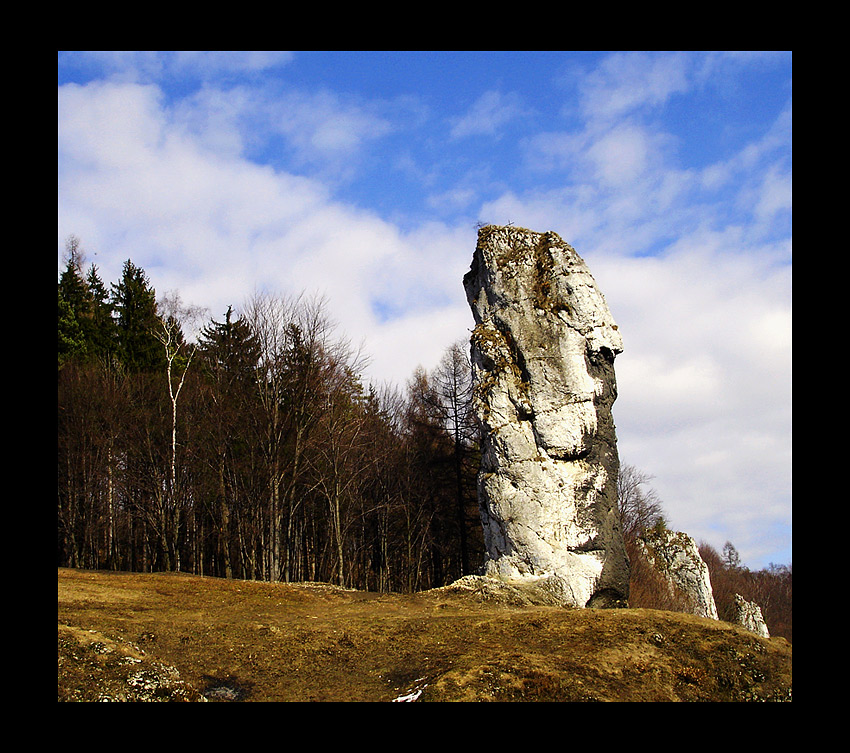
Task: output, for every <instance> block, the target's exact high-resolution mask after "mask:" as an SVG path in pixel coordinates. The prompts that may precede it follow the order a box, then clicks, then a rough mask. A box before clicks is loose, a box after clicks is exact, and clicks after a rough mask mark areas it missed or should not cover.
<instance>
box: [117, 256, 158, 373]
mask: <svg viewBox="0 0 850 753" xmlns="http://www.w3.org/2000/svg"><path fill="white" fill-rule="evenodd" d="M112 305H113V306H114V309H115V312H116V314H117V317H118V318H117V333H118V339H117V340H118V342H117V346H118V348H117V349H118V355H119V358H120V360H121V361H122V362H123V363H124V365H125V366H126V367H127V369H128V370H129V371H130V372H131V373H137V372H142V371H160V370H162V369H164V367H165V354H164V352H163V348H162V343H161V342H160V341H159V340H158V339H157V338H156V335H155V334H154V333H155V332H156V331H157V328H158V324H159V317H158V315H157V308H156V291H155V290H154V289H153V288H152V287H151V286H150V282H149V281H148V277H147V275H146V274H145V271H144V270H143V269H141V268H140V267H137V266H135V265H134V264H133V262H132V261H130V260H129V259H128V260H127V261H126V262H125V263H124V271H123V275H122V277H121V281H120V282H119V283H118V284H113V285H112Z"/></svg>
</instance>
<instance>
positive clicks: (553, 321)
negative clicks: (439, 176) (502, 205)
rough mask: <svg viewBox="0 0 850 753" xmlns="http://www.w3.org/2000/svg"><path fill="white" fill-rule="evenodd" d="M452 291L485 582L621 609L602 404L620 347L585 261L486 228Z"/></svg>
mask: <svg viewBox="0 0 850 753" xmlns="http://www.w3.org/2000/svg"><path fill="white" fill-rule="evenodd" d="M463 283H464V288H465V290H466V295H467V300H468V301H469V304H470V307H471V308H472V313H473V316H474V318H475V324H476V326H475V328H474V330H473V332H472V338H471V355H472V364H473V371H474V380H475V394H474V398H473V399H474V407H475V412H476V415H477V418H478V420H479V423H480V426H481V438H482V460H481V469H480V472H479V476H478V499H479V507H480V512H481V519H482V524H483V526H484V540H485V545H486V549H487V557H486V562H485V565H484V568H483V574H484V575H487V576H490V577H494V578H498V579H501V580H503V581H508V582H510V581H521V582H523V583H524V584H526V585H527V584H529V583H532V582H537V583H538V584H539V585H541V586H542V587H543V588H544V589H545V590H546V591H547V592H548V593H556V594H557V598H558V600H559V602H560V603H562V604H564V605H568V606H578V607H585V606H591V607H596V606H600V607H601V606H624V605H625V603H626V600H627V599H628V583H629V565H628V558H627V556H626V551H625V546H624V544H623V537H622V532H621V529H620V522H619V516H618V514H617V505H616V494H617V492H616V486H617V474H618V471H619V459H618V455H617V440H616V433H615V427H614V422H613V420H612V417H611V406H612V404H613V402H614V400H615V399H616V396H617V386H616V379H615V374H614V357H615V356H616V355H617V354H618V353H620V352H621V351H622V338H621V336H620V333H619V332H618V330H617V325H616V324H615V323H614V319H613V317H612V316H611V313H610V311H609V310H608V306H607V304H606V302H605V299H604V297H603V295H602V293H601V292H600V291H599V289H598V287H597V285H596V282H595V281H594V279H593V277H592V276H591V274H590V270H589V269H588V268H587V265H586V264H585V262H584V261H583V260H582V259H581V257H580V256H579V255H578V254H577V253H576V251H575V249H573V248H572V247H571V246H570V245H568V244H567V243H565V242H564V241H563V240H562V239H561V238H560V237H559V236H558V235H557V234H556V233H551V232H550V233H537V232H533V231H531V230H526V229H523V228H515V227H499V226H492V225H489V226H486V227H483V228H481V230H480V231H479V234H478V243H477V246H476V249H475V253H474V256H473V260H472V265H471V268H470V270H469V272H468V273H467V274H466V275H465V276H464V280H463Z"/></svg>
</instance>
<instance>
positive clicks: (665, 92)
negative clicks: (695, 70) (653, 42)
mask: <svg viewBox="0 0 850 753" xmlns="http://www.w3.org/2000/svg"><path fill="white" fill-rule="evenodd" d="M688 68H689V58H688V54H687V53H666V54H657V53H634V52H630V53H617V54H614V55H611V56H609V57H607V58H605V60H603V62H602V63H601V64H600V65H599V67H598V68H596V69H595V70H593V71H590V72H589V73H586V74H585V75H583V76H582V77H581V80H580V83H579V95H580V107H581V111H582V113H583V114H584V116H585V118H587V119H589V120H604V121H610V120H613V119H616V118H620V117H622V116H624V115H626V114H628V113H630V112H632V111H634V110H638V109H643V108H646V107H657V106H659V105H662V104H664V103H665V102H666V101H667V100H668V99H670V97H672V96H673V95H675V94H677V93H680V92H684V91H686V90H687V89H688V88H689V82H688Z"/></svg>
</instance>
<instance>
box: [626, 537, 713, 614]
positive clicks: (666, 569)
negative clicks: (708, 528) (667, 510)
mask: <svg viewBox="0 0 850 753" xmlns="http://www.w3.org/2000/svg"><path fill="white" fill-rule="evenodd" d="M638 544H639V545H640V547H641V548H642V549H643V551H644V554H645V555H646V557H647V559H648V560H649V561H650V562H652V563H653V564H654V566H655V568H656V569H657V570H658V571H659V572H660V573H661V574H662V575H663V576H664V577H665V579H666V580H667V581H668V583H670V585H671V588H675V589H678V591H679V592H680V593H681V594H682V595H684V597H685V599H686V600H687V603H688V606H689V611H690V612H691V613H692V614H695V615H698V616H700V617H708V618H710V619H712V620H716V619H718V617H717V606H716V604H715V602H714V592H713V591H712V588H711V578H710V577H709V573H708V565H706V564H705V562H704V561H703V559H702V557H701V556H700V553H699V548H698V547H697V544H696V542H695V541H694V540H693V538H691V537H690V536H688V534H686V533H682V532H681V531H671V530H669V529H666V528H663V529H652V530H649V531H646V532H645V533H644V534H643V535H642V536H641V537H640V538H639V539H638Z"/></svg>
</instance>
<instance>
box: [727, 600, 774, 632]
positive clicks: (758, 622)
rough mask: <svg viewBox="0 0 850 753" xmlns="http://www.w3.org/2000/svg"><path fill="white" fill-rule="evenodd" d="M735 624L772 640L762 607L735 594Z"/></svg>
mask: <svg viewBox="0 0 850 753" xmlns="http://www.w3.org/2000/svg"><path fill="white" fill-rule="evenodd" d="M735 624H736V625H740V626H741V627H743V628H746V629H747V630H749V631H750V632H751V633H755V634H756V635H760V636H761V637H762V638H770V633H769V632H768V630H767V623H766V622H765V621H764V617H762V614H761V607H760V606H759V605H758V604H756V603H755V602H754V601H747V600H746V599H745V598H744V597H743V596H741V595H740V594H735Z"/></svg>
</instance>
